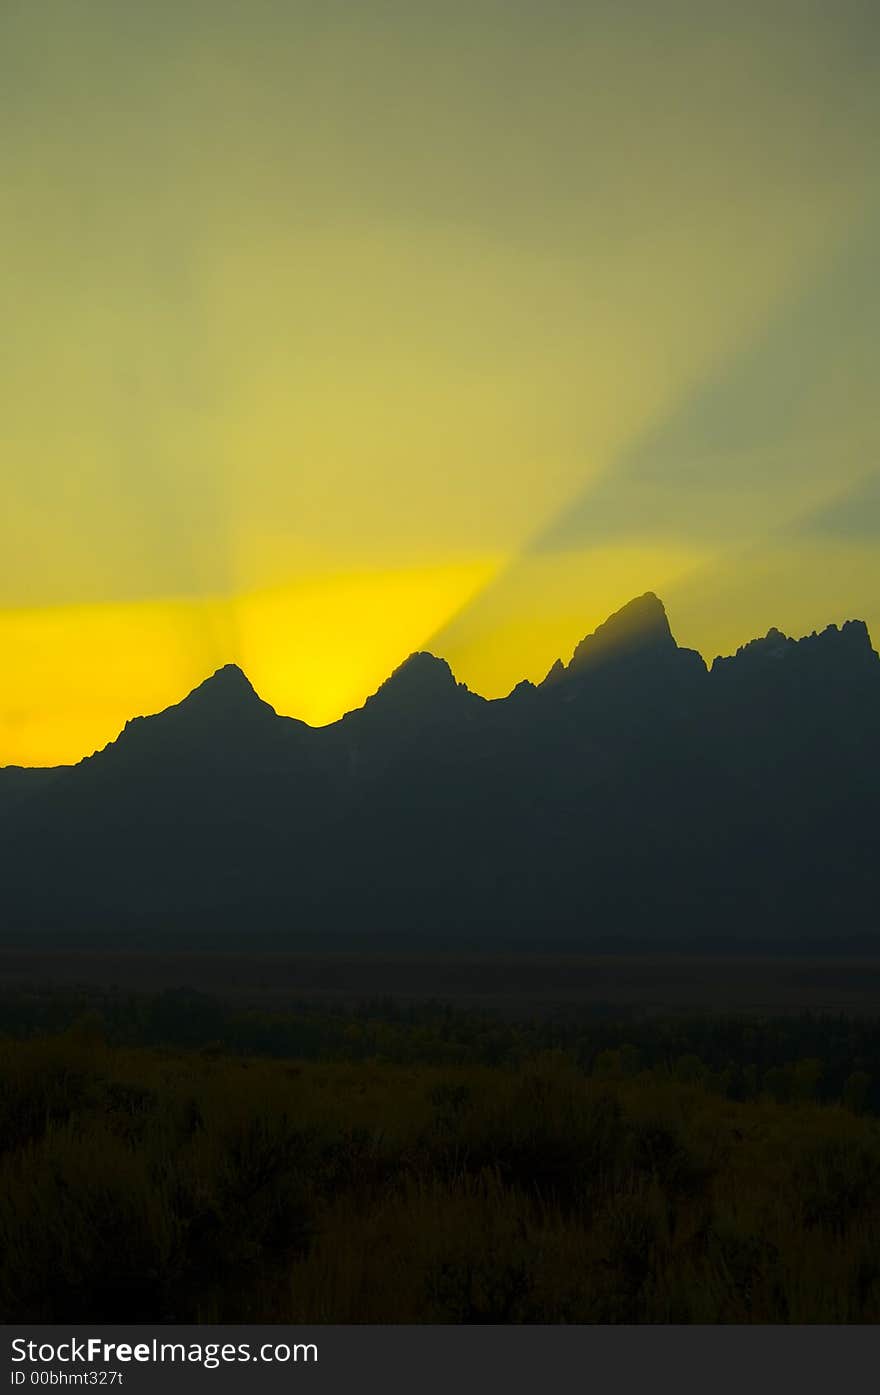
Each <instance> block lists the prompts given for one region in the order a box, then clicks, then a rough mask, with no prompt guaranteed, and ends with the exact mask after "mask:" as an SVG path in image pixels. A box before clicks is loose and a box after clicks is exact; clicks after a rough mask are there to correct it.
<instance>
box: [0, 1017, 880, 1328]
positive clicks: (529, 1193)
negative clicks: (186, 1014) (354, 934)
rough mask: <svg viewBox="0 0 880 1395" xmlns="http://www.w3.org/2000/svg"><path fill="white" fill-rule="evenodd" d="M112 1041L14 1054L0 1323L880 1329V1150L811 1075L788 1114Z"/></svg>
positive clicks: (28, 1046)
mask: <svg viewBox="0 0 880 1395" xmlns="http://www.w3.org/2000/svg"><path fill="white" fill-rule="evenodd" d="M105 1027H106V1024H101V1023H99V1022H98V1021H97V1020H96V1019H95V1018H94V1017H92V1018H91V1019H83V1020H80V1021H79V1022H78V1023H76V1024H74V1025H73V1026H71V1027H69V1028H68V1029H66V1030H64V1031H61V1032H55V1033H54V1034H47V1033H43V1034H41V1035H30V1036H29V1037H27V1038H19V1039H14V1038H12V1037H7V1038H6V1039H5V1040H4V1041H0V1147H2V1154H0V1316H2V1318H3V1320H5V1321H7V1322H8V1321H43V1322H51V1321H66V1322H82V1321H92V1320H94V1321H120V1322H121V1321H144V1322H149V1321H163V1322H189V1321H201V1322H211V1321H225V1322H232V1321H270V1322H271V1321H279V1322H299V1321H303V1322H309V1321H311V1322H453V1323H460V1322H496V1323H497V1322H535V1323H538V1322H543V1323H561V1322H602V1323H616V1322H651V1323H667V1322H671V1323H681V1322H725V1323H730V1322H736V1323H741V1322H745V1323H747V1322H765V1323H766V1322H773V1323H781V1322H784V1323H788V1322H807V1323H818V1322H875V1321H877V1320H880V1124H878V1123H877V1122H876V1121H875V1120H874V1119H873V1118H871V1117H867V1116H865V1115H864V1114H859V1113H857V1112H856V1109H855V1108H849V1107H847V1106H846V1105H844V1104H841V1103H837V1104H830V1105H829V1104H817V1103H815V1102H814V1101H813V1100H812V1099H811V1098H810V1096H811V1095H813V1094H815V1093H816V1087H817V1080H818V1078H819V1075H821V1071H819V1072H818V1075H817V1070H818V1067H817V1063H816V1062H813V1064H812V1065H811V1064H810V1062H809V1059H807V1063H806V1065H804V1064H803V1063H800V1066H799V1063H794V1064H793V1065H792V1068H791V1081H790V1084H791V1088H787V1089H786V1091H785V1092H784V1093H785V1095H786V1101H787V1102H781V1101H780V1100H779V1099H774V1098H772V1097H771V1093H770V1092H768V1091H766V1090H759V1092H758V1093H757V1095H756V1097H755V1098H752V1099H747V1100H742V1099H735V1098H731V1097H730V1093H729V1091H728V1092H724V1091H723V1090H721V1089H720V1088H716V1087H717V1086H718V1081H717V1079H716V1078H715V1075H714V1074H713V1072H712V1071H710V1070H708V1068H706V1066H705V1065H704V1063H703V1062H702V1061H701V1059H700V1058H698V1057H696V1056H693V1057H691V1058H690V1060H688V1058H687V1057H679V1058H676V1059H675V1060H674V1061H673V1063H672V1064H671V1065H663V1064H657V1065H653V1066H651V1067H650V1068H648V1069H644V1068H642V1066H641V1064H640V1061H639V1058H638V1052H637V1050H636V1048H635V1047H631V1048H630V1049H629V1050H627V1049H626V1048H625V1047H622V1048H619V1049H612V1048H605V1049H604V1050H603V1051H601V1052H598V1053H594V1055H593V1058H592V1060H591V1062H590V1063H589V1064H585V1062H584V1061H583V1060H581V1059H579V1058H578V1055H577V1053H576V1052H574V1051H563V1050H560V1049H549V1050H548V1049H536V1050H534V1051H532V1052H531V1054H529V1053H528V1052H527V1051H526V1050H525V1049H524V1048H523V1049H522V1050H521V1051H520V1054H519V1056H518V1059H517V1060H516V1062H515V1063H512V1062H510V1061H506V1062H505V1061H503V1062H501V1063H499V1064H496V1065H486V1064H479V1063H477V1062H475V1061H470V1062H465V1063H455V1062H451V1063H446V1064H432V1063H430V1062H425V1061H410V1062H395V1061H393V1060H389V1059H385V1060H382V1061H379V1060H376V1059H375V1058H370V1059H349V1060H344V1059H340V1060H336V1061H307V1060H304V1059H300V1060H291V1059H286V1060H285V1059H268V1058H263V1059H259V1058H256V1057H253V1056H245V1055H241V1054H238V1055H236V1054H231V1053H229V1052H228V1051H227V1050H226V1048H221V1047H220V1046H218V1045H207V1046H205V1047H201V1048H191V1049H189V1050H182V1049H180V1048H173V1049H170V1048H160V1047H156V1046H151V1047H143V1046H138V1047H132V1046H127V1045H122V1044H116V1043H114V1042H112V1041H110V1042H109V1043H108V1041H107V1032H106V1030H105ZM348 1030H349V1040H350V1041H351V1042H353V1043H355V1045H357V1044H358V1042H359V1040H360V1036H359V1034H362V1033H363V1031H364V1024H363V1022H362V1021H358V1020H351V1021H349V1023H348ZM716 1074H717V1073H716ZM798 1081H800V1091H799V1092H798V1089H797V1088H796V1087H797V1084H798ZM869 1084H870V1081H869ZM864 1093H865V1092H864V1091H863V1092H862V1094H863V1095H864ZM851 1103H853V1104H855V1105H857V1106H858V1107H859V1108H861V1107H863V1105H864V1099H861V1100H853V1101H851Z"/></svg>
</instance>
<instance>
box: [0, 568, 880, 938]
mask: <svg viewBox="0 0 880 1395" xmlns="http://www.w3.org/2000/svg"><path fill="white" fill-rule="evenodd" d="M878 816H880V658H878V656H877V654H876V653H875V651H874V650H873V648H872V646H871V640H870V637H869V634H868V631H867V628H866V626H865V625H864V624H863V623H862V622H861V621H857V620H852V621H847V622H846V623H845V624H843V625H842V626H841V627H840V628H838V627H836V626H830V627H829V628H828V629H826V630H824V631H823V632H822V633H819V634H812V635H810V636H808V637H806V638H803V639H799V640H794V639H790V638H788V637H786V636H785V635H783V634H782V633H780V632H779V631H778V630H770V632H769V633H768V634H767V635H766V636H765V637H764V638H762V639H756V640H754V641H752V643H750V644H747V645H745V646H744V647H743V648H741V649H739V650H738V651H737V653H736V654H735V655H733V656H732V657H730V658H723V659H716V660H715V662H714V663H713V664H712V665H711V668H710V667H707V665H706V664H705V662H704V661H703V659H702V658H701V656H700V655H699V654H697V653H696V652H694V651H693V650H689V649H684V648H681V647H680V646H679V645H678V644H677V643H676V641H675V639H674V637H673V635H672V633H671V631H670V627H669V622H668V619H667V616H666V612H665V610H664V607H663V605H662V603H661V602H660V601H659V600H658V599H657V597H656V596H654V595H653V594H651V593H649V594H647V595H644V596H641V597H639V598H638V599H637V600H634V601H632V602H631V603H630V604H629V605H627V606H625V607H624V608H623V609H622V610H620V611H618V612H617V613H616V614H615V615H613V616H611V618H610V619H609V620H607V621H606V622H605V624H603V625H601V626H600V627H599V628H598V629H597V630H596V631H595V633H594V634H591V635H589V636H588V637H587V638H585V639H584V640H583V641H582V642H581V643H580V644H579V645H578V646H577V648H576V649H575V651H574V654H573V656H572V658H571V660H570V662H569V663H568V664H563V663H562V662H558V663H556V664H554V666H553V668H552V669H551V670H550V672H549V673H548V675H547V677H546V678H545V679H544V681H543V682H541V683H539V684H537V685H535V684H532V683H529V682H522V683H520V684H519V685H518V686H517V687H516V688H514V690H513V692H512V693H511V694H510V695H509V696H508V697H506V698H503V699H496V700H492V701H489V700H486V699H484V698H481V697H479V696H477V695H476V694H475V693H472V692H470V691H469V690H468V689H467V688H466V687H465V686H464V684H461V683H458V682H456V680H455V678H454V676H453V674H452V672H451V670H450V668H449V665H448V664H447V663H446V662H445V661H444V660H442V659H439V658H435V657H434V656H433V655H431V654H427V653H417V654H413V655H411V656H410V657H409V658H408V659H407V660H406V661H405V663H403V664H401V666H400V667H399V668H398V669H396V670H395V672H394V673H393V674H392V675H391V676H390V678H388V679H387V681H386V682H385V683H384V684H383V685H382V686H381V687H380V688H379V690H378V691H377V692H376V693H374V694H373V695H372V696H371V697H370V698H368V699H367V701H366V702H365V703H364V705H363V707H361V708H359V709H358V710H356V711H354V712H349V713H347V714H346V715H345V716H344V717H343V718H341V719H340V720H339V721H338V722H335V723H333V724H332V725H330V726H327V727H321V728H312V727H309V726H307V725H306V724H305V723H303V722H299V721H297V720H295V719H293V718H290V717H282V716H278V715H277V714H276V713H275V711H274V710H273V708H272V707H270V706H269V704H268V703H266V702H263V701H262V700H261V698H260V697H258V695H257V694H256V693H255V692H254V689H253V688H252V686H251V684H250V683H249V681H248V679H247V678H246V676H245V675H244V673H242V671H241V670H240V669H239V668H237V667H236V666H234V665H228V666H226V667H224V668H221V669H219V670H218V671H217V672H216V673H215V674H214V675H213V677H211V678H208V679H207V680H206V681H205V682H204V683H202V684H201V685H200V686H199V687H198V688H196V689H195V690H194V691H193V692H192V693H190V694H189V696H188V697H186V698H184V700H183V701H182V702H180V703H178V704H177V705H176V706H174V707H170V708H168V709H166V710H165V711H164V712H160V713H158V714H157V715H156V716H152V717H137V718H135V719H133V720H132V721H130V722H128V723H127V724H126V726H125V728H124V730H123V731H122V732H121V734H120V735H119V737H118V738H117V740H115V741H113V742H111V743H110V744H109V745H108V746H106V747H105V748H104V749H103V750H102V751H99V752H96V753H95V754H94V755H92V756H89V757H88V758H87V759H85V760H82V761H81V762H80V763H79V764H78V765H75V766H69V767H61V768H59V769H57V770H35V769H28V770H25V769H19V768H15V767H7V768H6V769H2V770H0V838H2V847H3V859H2V862H3V865H2V878H0V933H2V934H3V937H4V938H5V939H6V940H7V941H9V940H10V939H12V940H15V939H25V940H33V939H34V937H39V936H40V935H44V934H50V935H52V936H55V937H61V938H63V939H64V940H65V941H66V942H76V943H88V942H91V941H92V940H96V939H102V938H103V939H104V940H106V938H108V937H109V938H111V939H113V940H114V942H118V943H126V942H129V941H132V940H133V939H137V940H138V941H139V942H143V940H144V939H145V938H146V939H148V940H153V939H161V940H162V941H163V942H165V943H167V941H168V939H169V938H170V939H171V941H172V942H174V943H178V944H184V943H196V942H199V943H204V942H205V941H206V940H209V941H210V942H212V943H216V942H217V940H218V939H219V940H222V942H223V943H228V942H230V940H231V939H232V940H234V942H235V943H236V944H242V943H244V944H247V943H254V944H256V943H257V942H260V943H264V942H266V941H267V940H271V942H272V943H283V944H288V943H289V944H291V945H293V944H295V943H304V942H307V941H308V942H314V941H315V940H317V941H319V942H320V943H327V944H334V943H340V942H341V941H342V940H343V939H345V940H346V941H347V942H350V941H351V940H352V939H357V940H358V941H359V942H360V943H363V944H365V945H366V944H369V943H371V942H377V941H378V939H379V938H381V937H387V936H395V937H399V938H400V939H402V940H403V941H404V942H405V943H406V944H412V946H413V948H418V947H419V946H420V945H422V944H424V943H426V942H427V941H428V940H430V941H431V942H432V943H437V942H441V941H442V942H446V941H448V942H450V943H455V944H458V945H461V944H468V945H470V946H473V947H486V948H491V947H492V946H497V945H498V944H500V943H502V942H504V943H508V944H509V943H517V944H523V945H532V946H536V947H537V946H540V945H545V944H549V943H553V944H559V943H565V944H567V945H572V946H575V945H578V946H580V945H583V946H587V945H592V944H596V943H599V942H602V943H614V942H616V941H620V942H621V943H623V942H624V941H633V940H637V941H639V942H647V941H652V942H657V943H672V942H675V943H678V942H687V943H710V942H711V943H714V944H719V943H725V944H733V943H739V942H748V943H750V944H754V943H756V942H761V943H767V944H777V943H795V942H797V941H798V940H810V941H815V940H817V939H818V940H822V941H827V942H834V941H836V940H841V941H843V940H846V939H851V938H853V937H861V936H870V935H872V934H874V933H875V932H876V931H877V930H878V925H877V904H878V889H880V872H878V863H880V859H878V856H877V843H878V837H877V835H878V828H880V819H878Z"/></svg>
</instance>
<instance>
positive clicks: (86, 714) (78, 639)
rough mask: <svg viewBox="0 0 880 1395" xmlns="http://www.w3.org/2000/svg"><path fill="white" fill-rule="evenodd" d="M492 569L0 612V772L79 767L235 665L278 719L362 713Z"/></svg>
mask: <svg viewBox="0 0 880 1395" xmlns="http://www.w3.org/2000/svg"><path fill="white" fill-rule="evenodd" d="M497 567H498V563H496V562H481V563H473V564H471V565H464V564H461V565H458V566H454V567H445V568H419V569H416V570H413V571H408V572H397V573H384V574H383V573H363V574H352V575H347V576H339V577H321V578H317V579H313V580H312V581H310V582H301V583H300V584H299V585H297V586H291V587H287V588H279V589H276V590H272V591H260V592H253V593H250V594H247V595H244V596H241V597H237V598H235V599H232V600H226V599H222V598H215V597H207V598H201V599H196V600H193V599H185V600H166V601H145V602H141V603H139V604H131V605H95V606H64V607H59V608H57V609H44V610H36V611H13V612H6V613H2V614H0V751H2V753H3V755H2V764H5V765H40V764H49V765H51V764H65V763H68V762H72V761H77V760H79V759H80V757H81V756H83V755H88V754H90V753H91V752H92V751H93V750H97V749H100V748H101V747H102V746H104V745H105V744H106V743H107V742H108V741H112V740H113V739H114V738H115V737H116V736H117V735H118V734H119V731H120V730H121V728H122V727H123V725H124V724H125V722H126V720H127V719H128V718H129V717H133V716H138V715H144V714H147V713H151V712H157V711H159V710H161V709H162V708H163V707H167V706H169V705H170V704H171V703H175V702H179V701H180V699H181V698H182V697H184V696H185V695H186V693H187V692H189V691H190V690H191V689H192V688H194V687H195V686H196V684H198V683H200V682H201V681H202V679H203V678H206V677H207V676H208V675H209V674H210V673H211V672H213V670H214V669H216V668H219V667H220V666H221V665H222V664H225V663H234V662H238V663H239V664H241V665H242V667H244V668H245V670H246V672H247V673H248V676H249V677H250V679H251V681H252V682H253V683H254V686H255V687H256V689H257V691H258V692H259V693H260V696H261V697H263V698H265V699H266V701H267V702H270V703H271V704H272V705H273V707H276V708H277V710H278V711H279V712H282V713H284V714H287V715H291V716H297V717H300V718H302V719H303V720H306V721H309V722H312V723H315V724H318V725H320V724H322V723H324V722H328V721H331V720H333V719H334V718H336V717H338V716H340V715H341V714H342V713H343V712H344V711H346V710H347V709H348V708H350V707H355V706H359V705H360V703H361V702H362V701H363V699H364V697H365V696H366V695H367V694H368V693H370V692H371V691H373V690H374V689H375V688H377V687H378V686H379V684H380V683H381V682H382V681H383V679H385V678H387V676H388V674H389V673H390V672H391V670H392V669H393V668H395V667H396V665H397V664H399V663H401V662H402V660H403V659H405V658H406V656H407V654H408V653H409V652H410V651H411V650H412V648H413V647H418V643H419V641H420V640H421V641H424V639H425V638H426V637H427V636H428V635H429V634H430V632H431V630H432V629H434V628H436V627H437V626H439V625H440V624H442V623H443V621H444V620H445V619H446V618H447V617H448V616H449V615H450V614H452V613H453V612H454V611H455V610H457V609H458V608H459V607H461V606H463V605H465V604H466V602H467V601H468V600H469V599H470V598H471V597H472V596H473V594H474V593H475V591H477V590H478V589H479V588H480V587H481V586H483V585H485V583H486V582H487V581H489V580H490V578H491V576H492V575H493V574H494V572H495V571H496V570H497ZM414 639H415V644H414Z"/></svg>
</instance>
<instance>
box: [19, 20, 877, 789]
mask: <svg viewBox="0 0 880 1395" xmlns="http://www.w3.org/2000/svg"><path fill="white" fill-rule="evenodd" d="M876 41H877V23H876V19H875V17H874V16H873V14H872V7H870V6H865V5H864V4H862V3H859V0H841V3H838V4H835V5H833V6H832V5H828V4H824V3H820V0H797V3H796V2H795V0H776V3H774V4H772V5H768V4H766V0H761V2H760V3H758V0H743V3H741V4H739V5H737V6H735V7H734V6H731V5H729V4H721V3H718V4H715V5H713V4H712V3H708V4H707V3H705V0H634V3H633V4H631V5H626V6H623V5H620V4H612V3H611V0H596V3H593V4H586V5H585V4H574V3H572V2H571V0H540V3H539V0H534V3H528V2H527V0H505V3H502V0H468V3H467V4H465V3H464V2H463V0H443V3H440V0H424V3H421V4H416V5H413V4H412V3H407V4H404V3H403V0H383V3H379V0H357V3H355V0H322V3H321V4H316V3H312V0H284V3H282V0H248V3H245V0H240V2H239V0H211V3H208V0H175V3H174V4H171V3H170V0H156V2H155V3H154V4H153V5H151V6H137V7H134V6H119V5H118V4H115V3H111V0H76V3H74V4H71V3H70V0H29V3H27V4H24V3H11V4H9V5H7V6H4V7H3V11H2V14H0V121H2V130H3V133H4V136H3V147H2V152H0V161H2V176H3V177H2V179H0V258H2V266H3V269H4V282H5V293H4V330H5V333H4V336H3V341H2V349H0V353H2V372H0V394H2V404H0V405H2V412H0V475H2V485H3V502H4V507H3V511H2V515H0V764H2V763H13V762H24V763H42V762H52V761H60V760H74V759H77V758H79V757H80V756H81V755H83V754H86V753H87V752H88V751H91V750H93V749H95V748H96V747H98V746H100V745H103V744H104V743H105V742H106V741H108V740H111V739H112V738H113V737H114V736H115V735H116V734H117V732H118V730H119V728H120V727H121V725H122V724H123V722H124V720H125V719H126V718H127V717H128V716H131V715H134V714H135V713H138V712H148V711H153V710H156V709H157V708H159V707H161V706H163V705H165V704H167V703H169V702H172V701H175V700H177V699H179V698H180V697H181V696H182V695H183V694H184V693H185V692H186V691H187V690H188V688H190V687H192V686H193V685H194V684H195V683H196V682H198V681H199V680H200V679H201V678H202V677H204V676H205V675H206V674H207V673H209V672H211V671H212V670H213V669H214V668H216V667H218V666H219V665H220V664H222V663H224V662H228V661H236V662H239V663H241V664H242V666H243V667H245V669H246V670H247V672H248V673H249V674H250V676H251V678H252V680H253V681H254V683H255V685H256V686H257V688H258V690H259V691H260V692H261V693H262V694H263V695H264V696H265V697H266V698H267V699H268V700H269V701H271V702H272V703H273V704H274V705H275V706H277V707H278V708H279V710H281V711H284V712H290V713H291V714H293V715H298V716H301V717H304V718H305V719H306V720H309V721H313V722H324V721H328V720H331V719H332V718H333V717H335V716H338V715H339V714H340V713H341V712H342V711H343V710H345V708H346V707H351V706H353V705H356V704H358V703H359V702H360V701H362V700H363V698H364V696H366V694H367V693H369V692H370V691H372V690H373V689H374V688H375V687H376V686H377V685H378V683H379V682H380V681H381V679H382V678H383V677H384V676H385V675H386V674H387V673H388V672H389V671H390V669H391V668H393V667H394V666H395V665H396V664H397V663H399V662H400V661H401V659H402V658H404V657H405V655H406V654H407V653H408V652H410V651H411V650H413V649H416V648H419V647H423V646H425V645H429V646H430V647H432V648H435V649H436V650H438V651H439V652H442V653H443V654H444V655H445V657H447V658H448V659H449V660H450V662H451V663H452V664H453V667H454V668H455V670H456V672H457V673H458V676H459V677H461V678H462V679H464V680H465V681H468V682H469V683H471V684H472V685H473V686H474V687H475V688H477V689H478V690H479V691H482V692H484V693H486V694H487V695H496V694H499V693H502V692H505V691H507V690H509V688H510V687H512V686H513V684H514V683H515V682H516V681H518V679H519V678H521V677H523V676H529V677H532V678H535V677H540V676H541V674H542V673H543V672H544V671H545V670H546V668H547V667H549V664H550V662H552V659H553V658H554V657H556V655H557V654H561V655H562V656H563V657H567V656H568V654H570V652H571V650H572V649H573V647H574V644H575V643H576V641H577V639H578V638H580V636H581V635H582V634H583V633H584V632H585V631H587V630H588V629H590V628H592V627H593V626H594V625H595V624H596V623H598V622H599V621H601V620H602V619H603V618H604V617H605V615H607V613H608V612H609V611H610V610H612V609H614V608H616V607H617V606H618V605H620V604H623V603H624V602H625V601H626V600H627V599H628V598H629V597H630V596H632V595H635V594H638V593H639V592H641V591H644V590H646V589H653V590H655V591H658V592H659V593H660V594H661V595H663V596H664V597H665V598H666V599H667V601H668V606H669V611H670V618H671V620H672V623H673V627H674V629H675V631H676V633H677V635H678V637H679V639H680V640H681V641H682V642H683V643H690V644H694V645H695V646H697V647H699V648H701V649H702V650H703V651H704V652H705V653H706V654H707V656H708V657H710V658H711V657H712V654H713V653H715V652H718V651H719V650H725V649H728V648H730V647H731V646H733V647H735V644H736V643H741V642H743V641H744V640H746V639H748V638H750V637H751V636H752V635H753V634H755V633H757V632H759V631H761V630H766V628H767V627H768V626H769V625H770V624H774V623H775V624H785V623H787V624H789V625H790V626H793V627H794V628H795V629H800V630H801V631H802V630H803V629H809V628H812V627H813V625H814V624H824V623H827V621H828V620H830V619H837V618H844V616H845V615H850V614H852V615H861V616H863V617H864V618H866V619H867V620H868V621H869V623H871V622H872V620H873V621H874V623H875V632H876V630H877V629H878V628H880V603H878V602H877V601H876V600H875V597H877V596H878V595H880V587H878V581H880V565H878V562H877V557H878V555H880V549H878V548H877V546H876V543H877V541H878V540H880V538H878V534H880V507H878V503H877V499H876V498H875V493H874V492H872V491H873V490H874V484H873V475H872V471H873V470H875V469H876V468H877V466H876V460H877V454H876V450H877V445H878V441H877V435H878V431H877V424H876V420H875V419H876V415H877V414H876V411H875V407H874V404H875V402H876V392H877V387H878V384H877V370H876V367H875V365H876V363H877V361H878V355H877V347H878V346H877V330H876V325H877V323H878V317H877V314H876V311H877V308H878V306H877V297H878V292H877V286H878V284H880V276H878V270H880V268H878V266H877V261H878V260H880V258H878V254H877V252H876V251H875V248H876V247H877V246H880V239H878V238H877V236H876V231H877V227H878V223H877V215H876V209H877V193H878V190H877V173H876V158H875V133H876V130H877V127H878V116H880V110H878V107H880V97H878V92H880V84H878V82H877V72H876V67H877V64H876V59H877V47H876Z"/></svg>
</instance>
